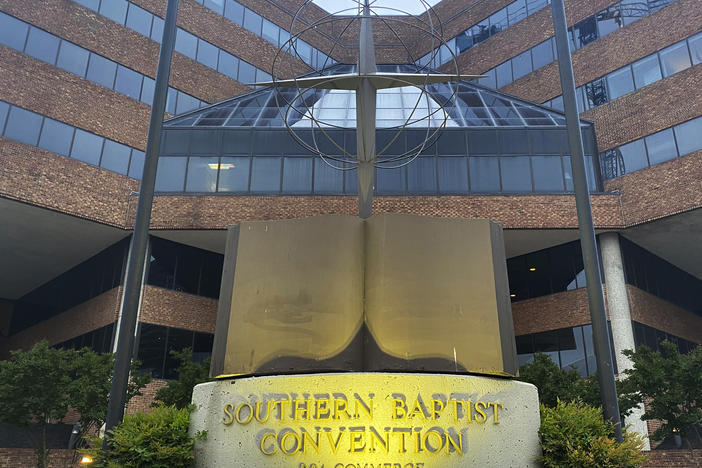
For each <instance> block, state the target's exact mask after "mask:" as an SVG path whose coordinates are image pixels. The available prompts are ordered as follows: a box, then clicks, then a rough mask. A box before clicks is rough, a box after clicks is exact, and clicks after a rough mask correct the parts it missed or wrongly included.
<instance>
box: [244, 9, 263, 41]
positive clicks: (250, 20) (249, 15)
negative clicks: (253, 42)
mask: <svg viewBox="0 0 702 468" xmlns="http://www.w3.org/2000/svg"><path fill="white" fill-rule="evenodd" d="M261 23H262V18H261V15H259V14H257V13H254V12H253V11H251V10H249V9H248V8H247V9H246V12H245V13H244V27H245V28H246V29H248V30H249V31H251V32H252V33H254V34H256V35H257V36H260V35H261Z"/></svg>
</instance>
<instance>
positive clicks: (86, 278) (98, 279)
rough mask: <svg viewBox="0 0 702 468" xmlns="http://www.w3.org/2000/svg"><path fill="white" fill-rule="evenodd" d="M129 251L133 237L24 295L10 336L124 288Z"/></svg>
mask: <svg viewBox="0 0 702 468" xmlns="http://www.w3.org/2000/svg"><path fill="white" fill-rule="evenodd" d="M128 248H129V238H126V239H124V240H122V241H120V242H118V243H116V244H114V245H112V246H111V247H108V248H107V249H105V250H103V251H102V252H100V253H98V254H97V255H95V256H93V257H91V258H89V259H88V260H86V261H84V262H82V263H81V264H79V265H77V266H75V267H73V268H71V269H70V270H68V271H67V272H65V273H62V274H61V275H59V276H57V277H56V278H54V279H52V280H51V281H49V282H47V283H44V284H43V285H41V286H39V287H38V288H36V289H34V290H33V291H31V292H29V293H27V294H25V295H24V296H22V297H21V298H20V299H18V300H17V302H16V303H15V313H13V314H12V324H11V329H10V333H12V334H14V333H17V332H18V331H21V330H24V329H25V328H27V327H30V326H32V325H34V324H36V323H39V322H41V321H43V320H46V319H48V318H49V317H52V316H54V315H56V314H59V313H61V312H64V311H66V310H68V309H70V308H71V307H74V306H77V305H78V304H82V303H84V302H85V301H87V300H89V299H91V298H93V297H96V296H99V295H100V294H102V293H104V292H106V291H109V290H110V289H113V288H115V287H117V286H118V285H120V284H121V283H122V276H123V274H124V263H125V260H126V255H127V249H128Z"/></svg>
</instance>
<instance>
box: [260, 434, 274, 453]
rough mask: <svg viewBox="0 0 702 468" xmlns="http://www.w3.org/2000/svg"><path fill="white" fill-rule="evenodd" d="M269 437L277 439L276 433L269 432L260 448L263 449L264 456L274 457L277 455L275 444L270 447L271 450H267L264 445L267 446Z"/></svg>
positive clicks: (264, 436) (262, 440) (262, 438)
mask: <svg viewBox="0 0 702 468" xmlns="http://www.w3.org/2000/svg"><path fill="white" fill-rule="evenodd" d="M269 437H273V439H275V433H274V432H268V433H266V434H264V435H263V437H261V443H260V444H259V447H260V448H261V452H262V453H263V454H264V455H273V454H274V453H275V442H271V445H270V446H269V447H270V448H269V449H268V450H266V448H265V447H264V445H265V444H266V439H268V438H269Z"/></svg>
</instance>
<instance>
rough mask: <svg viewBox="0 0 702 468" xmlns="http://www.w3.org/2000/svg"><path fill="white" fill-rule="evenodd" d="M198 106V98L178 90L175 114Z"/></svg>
mask: <svg viewBox="0 0 702 468" xmlns="http://www.w3.org/2000/svg"><path fill="white" fill-rule="evenodd" d="M198 107H200V100H199V99H197V98H195V97H192V96H191V95H189V94H185V93H181V92H180V91H178V104H177V105H176V110H175V113H176V114H182V113H183V112H188V111H190V110H193V109H197V108H198Z"/></svg>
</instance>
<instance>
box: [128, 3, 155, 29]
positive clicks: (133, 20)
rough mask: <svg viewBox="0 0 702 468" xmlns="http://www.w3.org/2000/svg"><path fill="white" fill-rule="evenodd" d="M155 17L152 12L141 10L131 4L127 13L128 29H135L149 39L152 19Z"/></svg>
mask: <svg viewBox="0 0 702 468" xmlns="http://www.w3.org/2000/svg"><path fill="white" fill-rule="evenodd" d="M153 16H154V15H152V14H151V13H150V12H148V11H146V10H144V9H143V8H139V7H138V6H136V5H135V4H133V3H130V4H129V11H128V12H127V27H128V28H129V29H133V30H134V31H136V32H138V33H139V34H141V35H143V36H146V37H149V35H150V34H151V19H152V18H153Z"/></svg>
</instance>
